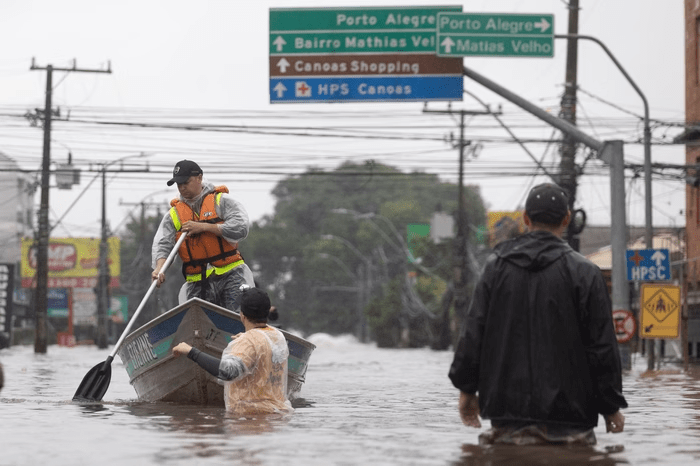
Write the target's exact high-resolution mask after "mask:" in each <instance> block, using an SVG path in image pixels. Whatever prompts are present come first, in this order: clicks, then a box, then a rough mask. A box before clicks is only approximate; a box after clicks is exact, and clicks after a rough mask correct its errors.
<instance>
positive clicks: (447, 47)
mask: <svg viewBox="0 0 700 466" xmlns="http://www.w3.org/2000/svg"><path fill="white" fill-rule="evenodd" d="M440 45H442V46H443V47H445V53H450V51H451V50H452V47H454V45H455V43H454V41H453V40H452V39H450V38H449V37H445V40H443V41H442V42H440Z"/></svg>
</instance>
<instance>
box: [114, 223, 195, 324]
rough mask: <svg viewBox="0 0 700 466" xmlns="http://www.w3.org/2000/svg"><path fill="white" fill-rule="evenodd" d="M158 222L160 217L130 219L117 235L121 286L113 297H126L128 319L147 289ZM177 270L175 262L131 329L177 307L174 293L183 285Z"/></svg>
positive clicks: (178, 269)
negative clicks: (123, 229)
mask: <svg viewBox="0 0 700 466" xmlns="http://www.w3.org/2000/svg"><path fill="white" fill-rule="evenodd" d="M160 220H161V217H160V216H156V217H145V216H144V217H142V218H140V219H132V220H131V221H130V222H129V223H128V224H127V225H126V231H125V232H124V233H122V234H121V235H120V237H121V250H120V260H121V277H120V282H121V286H120V288H119V289H118V290H116V293H117V294H123V295H126V296H127V297H128V300H129V316H132V315H133V314H134V312H135V311H136V308H137V307H138V305H139V304H140V303H141V301H142V300H143V298H144V296H145V295H146V292H147V291H148V288H149V287H150V286H151V271H152V270H153V269H152V267H151V246H152V244H153V237H154V236H155V232H156V230H157V229H158V225H159V223H160ZM181 267H182V262H181V261H180V259H179V258H176V260H175V261H174V262H173V264H172V265H171V266H170V269H169V270H168V271H167V272H166V281H165V283H163V285H161V287H160V288H158V289H156V290H155V291H154V293H153V295H152V296H151V297H150V299H149V300H148V301H147V302H146V304H145V306H144V308H143V310H142V311H141V314H140V316H139V318H138V319H137V321H136V324H135V327H134V328H138V327H139V326H140V325H143V324H145V323H146V322H148V321H150V320H151V319H154V318H155V317H157V316H158V315H160V314H162V313H163V312H166V311H169V310H170V309H172V308H174V307H175V306H177V298H178V293H179V290H180V287H181V286H182V284H183V283H184V282H185V280H184V278H183V277H182V273H181Z"/></svg>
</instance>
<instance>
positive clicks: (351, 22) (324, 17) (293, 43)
mask: <svg viewBox="0 0 700 466" xmlns="http://www.w3.org/2000/svg"><path fill="white" fill-rule="evenodd" d="M461 10H462V7H461V6H438V7H395V8H372V7H358V8H319V9H313V8H271V9H270V55H293V54H304V55H307V54H324V55H325V54H343V53H346V54H351V53H354V54H356V53H362V54H367V53H435V50H436V49H437V43H436V40H435V32H436V29H437V15H438V13H439V12H441V11H442V12H450V11H453V12H459V11H461Z"/></svg>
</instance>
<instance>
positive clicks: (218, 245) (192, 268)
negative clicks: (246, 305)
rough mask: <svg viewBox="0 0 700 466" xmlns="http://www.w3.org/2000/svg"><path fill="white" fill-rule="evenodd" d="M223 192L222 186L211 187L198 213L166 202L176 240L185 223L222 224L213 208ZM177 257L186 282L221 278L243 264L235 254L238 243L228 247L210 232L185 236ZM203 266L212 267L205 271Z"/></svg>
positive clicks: (226, 189) (229, 244) (172, 202)
mask: <svg viewBox="0 0 700 466" xmlns="http://www.w3.org/2000/svg"><path fill="white" fill-rule="evenodd" d="M223 193H228V188H227V187H226V186H217V187H216V188H214V191H212V192H211V193H209V194H207V195H206V196H204V199H202V207H201V208H200V211H199V212H198V213H197V212H194V211H193V210H192V209H191V208H190V206H188V205H187V204H186V203H184V202H180V200H179V199H173V200H172V201H170V205H171V206H172V207H171V209H170V218H171V219H172V221H173V225H174V226H175V230H176V231H177V233H176V240H177V239H178V238H180V235H181V234H182V225H183V224H184V223H185V222H187V221H194V222H206V223H214V224H221V223H224V220H223V219H222V218H219V216H218V215H217V214H216V206H217V205H219V203H220V200H221V195H222V194H223ZM178 254H179V255H180V258H181V259H182V262H183V264H182V273H183V275H185V278H186V279H187V281H188V282H196V281H200V280H202V279H204V278H206V277H208V276H209V275H211V274H212V273H216V274H217V275H223V274H225V273H226V272H228V271H229V270H231V269H233V268H235V267H237V266H239V265H241V264H243V257H241V254H240V253H239V252H238V243H236V244H231V243H229V242H228V241H226V240H225V239H223V238H222V237H220V236H216V235H215V234H213V233H198V234H195V235H193V234H188V235H187V237H186V238H185V241H183V243H182V245H181V246H180V249H179V250H178ZM207 264H211V265H212V266H213V267H214V268H213V269H209V270H207Z"/></svg>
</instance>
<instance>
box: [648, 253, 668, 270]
mask: <svg viewBox="0 0 700 466" xmlns="http://www.w3.org/2000/svg"><path fill="white" fill-rule="evenodd" d="M664 259H666V254H664V253H663V252H661V251H656V252H655V253H654V254H652V255H651V260H653V261H654V262H656V266H657V267H660V266H661V264H663V262H664Z"/></svg>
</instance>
